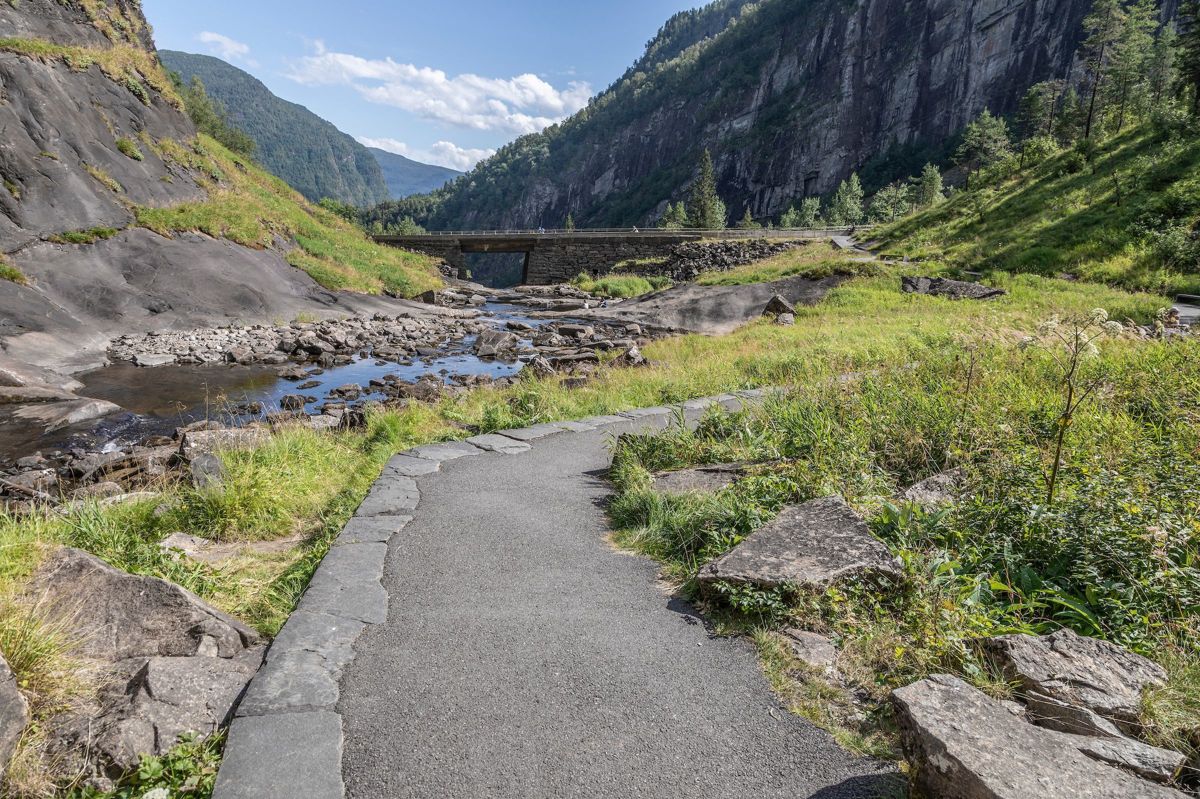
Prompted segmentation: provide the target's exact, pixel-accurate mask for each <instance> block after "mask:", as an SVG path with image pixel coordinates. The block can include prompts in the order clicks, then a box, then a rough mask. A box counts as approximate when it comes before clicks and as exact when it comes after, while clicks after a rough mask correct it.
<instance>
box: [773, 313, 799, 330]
mask: <svg viewBox="0 0 1200 799" xmlns="http://www.w3.org/2000/svg"><path fill="white" fill-rule="evenodd" d="M775 324H777V325H779V326H780V327H791V326H792V325H794V324H796V315H795V314H790V313H781V314H779V316H776V317H775Z"/></svg>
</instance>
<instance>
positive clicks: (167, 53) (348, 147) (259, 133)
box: [159, 50, 441, 206]
mask: <svg viewBox="0 0 1200 799" xmlns="http://www.w3.org/2000/svg"><path fill="white" fill-rule="evenodd" d="M159 57H160V58H161V59H162V62H163V65H164V66H166V67H167V69H170V70H172V71H174V72H178V73H179V74H180V75H181V76H182V77H183V80H184V82H185V83H190V82H191V80H192V78H199V79H200V80H201V81H203V83H204V88H205V89H206V90H207V91H208V94H209V95H210V96H211V97H213V98H214V99H216V100H218V101H220V102H221V104H222V105H224V106H225V108H226V110H227V111H228V114H229V118H230V121H231V122H233V123H234V124H235V125H236V126H237V127H239V128H241V129H242V130H244V131H245V132H246V133H248V134H249V135H250V137H251V138H252V139H254V141H255V142H256V143H257V145H258V150H257V153H256V155H255V157H256V158H257V160H258V161H259V162H260V163H262V165H263V166H264V167H266V168H267V169H268V170H269V171H270V172H272V173H273V174H275V175H278V176H279V177H281V178H283V179H284V180H285V181H287V183H288V185H290V186H291V187H292V188H294V189H296V190H297V191H298V192H300V193H301V194H303V195H304V196H305V197H307V198H308V199H310V200H313V201H316V200H321V199H324V198H325V197H332V198H334V199H335V200H340V201H341V202H344V203H349V204H351V205H360V206H361V205H372V204H374V203H378V202H381V201H383V200H386V199H388V198H389V197H391V196H392V195H391V193H390V192H389V191H388V186H387V183H386V182H385V179H384V173H383V170H382V169H381V168H380V164H379V162H378V161H377V160H376V159H375V157H374V156H373V155H372V154H371V153H369V152H367V148H366V147H363V146H362V145H361V144H359V143H358V142H357V141H355V140H354V138H353V137H351V136H349V135H347V134H345V133H342V132H341V131H340V130H338V129H337V128H336V127H335V126H334V125H333V124H332V123H331V122H327V121H326V120H324V119H322V118H321V117H319V116H317V115H316V114H314V113H313V112H311V111H309V110H308V109H307V108H305V107H304V106H302V105H297V104H295V103H289V102H288V101H286V100H282V99H280V98H279V97H276V96H275V95H274V94H272V93H271V90H270V89H268V88H267V87H266V86H265V85H263V83H262V81H260V80H258V79H257V78H255V77H254V76H253V75H250V74H249V73H247V72H244V71H242V70H240V69H238V68H237V67H235V66H232V65H230V64H227V63H225V62H224V61H222V60H220V59H219V58H212V57H211V56H206V55H193V54H191V53H181V52H178V51H174V50H160V51H159ZM438 185H441V184H438ZM430 188H434V187H432V186H427V187H426V188H425V190H426V191H427V190H429V189H430Z"/></svg>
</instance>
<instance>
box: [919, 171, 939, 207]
mask: <svg viewBox="0 0 1200 799" xmlns="http://www.w3.org/2000/svg"><path fill="white" fill-rule="evenodd" d="M914 188H915V189H916V191H915V195H916V196H915V202H916V204H917V207H918V208H929V207H931V206H934V205H937V204H938V203H940V202H941V201H942V200H944V199H946V196H945V194H944V193H943V191H944V185H943V183H942V172H941V170H939V169H938V168H937V167H936V166H934V165H933V164H926V165H925V168H924V169H922V170H921V177H919V178H917V180H916V184H915V186H914Z"/></svg>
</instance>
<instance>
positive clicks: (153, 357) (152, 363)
mask: <svg viewBox="0 0 1200 799" xmlns="http://www.w3.org/2000/svg"><path fill="white" fill-rule="evenodd" d="M133 363H134V365H135V366H142V367H145V368H154V367H156V366H169V365H171V364H173V363H175V356H174V355H172V354H171V353H165V354H163V353H159V354H152V353H148V352H142V353H138V354H137V355H135V356H133Z"/></svg>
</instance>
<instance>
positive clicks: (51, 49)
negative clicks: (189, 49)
mask: <svg viewBox="0 0 1200 799" xmlns="http://www.w3.org/2000/svg"><path fill="white" fill-rule="evenodd" d="M0 51H5V52H9V53H17V54H19V55H23V56H26V57H28V58H34V59H37V60H39V61H42V62H44V63H55V62H58V63H63V64H66V65H67V67H69V68H70V69H73V70H75V71H77V72H86V71H87V70H89V69H91V68H92V67H93V66H97V67H99V68H100V70H101V71H102V72H103V73H104V74H105V76H106V77H108V78H109V79H110V80H112V81H113V82H114V83H117V84H118V85H120V86H124V87H126V88H127V89H128V90H129V91H130V92H132V93H133V94H134V95H136V96H137V98H138V99H139V100H141V101H142V102H143V103H144V104H146V105H150V104H151V102H152V99H151V96H150V93H149V91H148V90H147V86H149V88H150V89H152V90H154V91H155V92H157V93H158V94H159V95H160V96H161V97H162V98H163V99H164V100H166V101H167V102H168V103H170V104H171V105H173V106H175V107H176V108H180V109H182V108H183V101H182V100H180V98H179V93H178V92H176V91H175V87H174V86H173V85H172V84H171V80H170V78H169V77H167V73H166V72H165V71H164V70H163V68H162V65H161V64H159V63H158V58H157V57H156V56H155V55H154V54H153V53H151V52H149V51H148V50H146V49H145V48H144V47H143V46H141V45H140V43H133V44H131V43H123V42H115V43H114V45H113V46H112V47H107V48H99V47H74V46H70V45H63V44H55V43H54V42H49V41H46V40H44V39H24V38H16V37H9V38H2V39H0Z"/></svg>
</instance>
